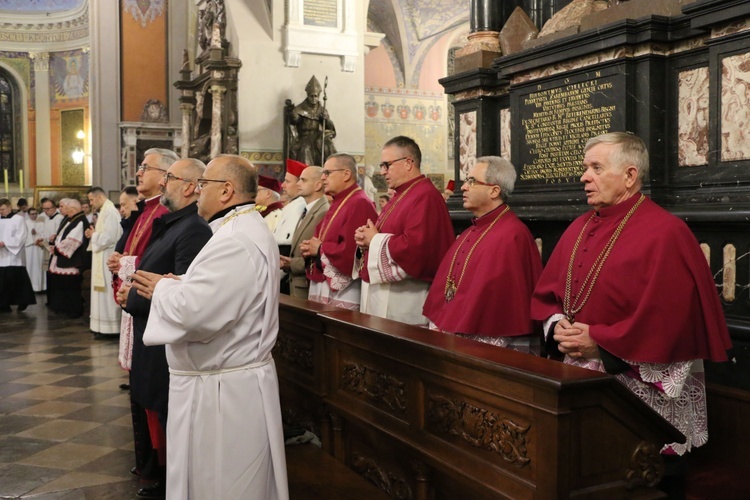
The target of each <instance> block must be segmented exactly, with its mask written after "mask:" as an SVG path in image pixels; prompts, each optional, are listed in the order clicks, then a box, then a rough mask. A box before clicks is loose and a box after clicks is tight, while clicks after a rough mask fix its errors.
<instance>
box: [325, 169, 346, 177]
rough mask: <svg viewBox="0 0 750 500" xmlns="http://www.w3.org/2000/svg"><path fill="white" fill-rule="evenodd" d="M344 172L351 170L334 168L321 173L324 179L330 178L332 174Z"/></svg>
mask: <svg viewBox="0 0 750 500" xmlns="http://www.w3.org/2000/svg"><path fill="white" fill-rule="evenodd" d="M344 170H349V169H348V168H332V169H330V170H325V169H324V170H322V171H321V172H320V175H321V176H322V177H328V176H329V175H331V172H343V171H344Z"/></svg>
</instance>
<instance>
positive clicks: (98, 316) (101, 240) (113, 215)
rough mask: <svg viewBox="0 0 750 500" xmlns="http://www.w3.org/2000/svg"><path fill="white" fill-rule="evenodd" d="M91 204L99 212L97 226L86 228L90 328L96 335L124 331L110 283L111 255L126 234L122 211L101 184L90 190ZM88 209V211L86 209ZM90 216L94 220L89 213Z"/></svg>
mask: <svg viewBox="0 0 750 500" xmlns="http://www.w3.org/2000/svg"><path fill="white" fill-rule="evenodd" d="M87 196H88V199H89V205H90V206H91V207H93V209H94V210H96V212H97V214H98V215H97V220H96V226H90V227H89V228H88V229H87V230H86V237H87V238H89V251H90V252H91V320H90V322H89V328H90V329H91V331H92V332H93V333H94V338H102V336H114V335H119V333H120V308H119V307H117V303H116V302H115V298H114V296H113V295H112V288H111V287H110V286H109V282H110V273H109V270H108V269H107V259H108V258H109V256H110V255H112V253H113V252H114V251H115V245H116V244H117V241H118V240H119V239H120V237H121V236H122V227H121V226H120V214H119V213H118V212H117V209H116V208H115V204H114V203H112V202H111V201H110V200H109V198H107V193H105V192H104V190H103V189H102V188H100V187H92V188H91V189H89V190H88V193H87ZM84 213H86V212H85V211H84ZM86 219H87V220H90V219H89V218H88V216H87V217H86Z"/></svg>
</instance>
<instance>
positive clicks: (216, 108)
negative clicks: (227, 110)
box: [211, 85, 227, 158]
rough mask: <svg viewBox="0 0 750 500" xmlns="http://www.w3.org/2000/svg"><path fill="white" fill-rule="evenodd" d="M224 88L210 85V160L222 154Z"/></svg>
mask: <svg viewBox="0 0 750 500" xmlns="http://www.w3.org/2000/svg"><path fill="white" fill-rule="evenodd" d="M226 91H227V89H226V87H224V86H222V85H211V97H212V102H213V106H212V108H211V158H215V157H216V156H218V155H220V154H221V153H222V150H221V149H222V148H221V125H222V123H223V115H224V105H223V103H224V99H223V98H224V92H226Z"/></svg>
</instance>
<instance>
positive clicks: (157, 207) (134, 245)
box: [114, 196, 169, 296]
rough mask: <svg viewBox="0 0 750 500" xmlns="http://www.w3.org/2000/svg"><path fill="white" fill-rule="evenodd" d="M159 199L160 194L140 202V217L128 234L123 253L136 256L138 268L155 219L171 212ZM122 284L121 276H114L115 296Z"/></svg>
mask: <svg viewBox="0 0 750 500" xmlns="http://www.w3.org/2000/svg"><path fill="white" fill-rule="evenodd" d="M159 199H160V196H155V197H153V198H151V199H150V200H148V201H146V202H145V203H144V202H138V208H139V209H140V210H141V212H140V214H139V215H138V219H136V221H135V224H134V225H133V228H132V229H131V230H130V234H128V239H127V241H126V243H125V249H124V251H123V255H133V256H135V257H136V261H135V267H136V269H137V268H138V264H139V263H140V261H141V257H142V256H143V254H144V253H145V252H146V247H147V246H148V242H149V240H150V239H151V232H152V231H153V228H154V220H155V219H158V218H159V217H161V216H162V215H164V214H168V213H169V210H168V209H167V207H165V206H164V205H162V204H161V203H159ZM142 204H143V205H142ZM121 284H122V282H121V280H120V278H117V277H116V278H114V288H115V296H117V291H118V290H119V289H120V285H121Z"/></svg>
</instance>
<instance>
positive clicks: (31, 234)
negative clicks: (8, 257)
mask: <svg viewBox="0 0 750 500" xmlns="http://www.w3.org/2000/svg"><path fill="white" fill-rule="evenodd" d="M26 230H27V235H26V248H25V252H26V271H27V272H28V273H29V279H30V280H31V287H32V288H33V289H34V291H35V292H43V291H44V289H45V279H44V278H45V276H44V271H43V268H44V260H45V256H46V252H45V251H44V249H42V247H40V246H39V245H37V244H36V240H37V239H38V238H41V237H42V235H43V234H44V222H42V221H40V220H39V219H37V220H35V221H34V220H31V219H26Z"/></svg>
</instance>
